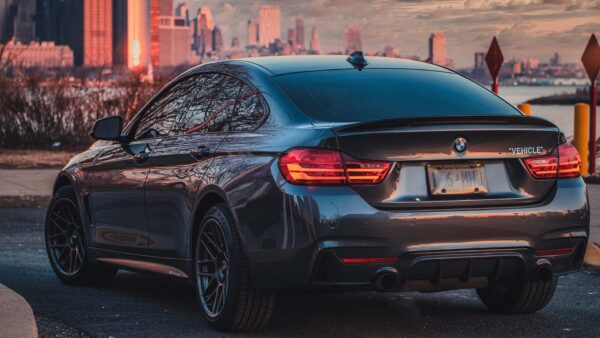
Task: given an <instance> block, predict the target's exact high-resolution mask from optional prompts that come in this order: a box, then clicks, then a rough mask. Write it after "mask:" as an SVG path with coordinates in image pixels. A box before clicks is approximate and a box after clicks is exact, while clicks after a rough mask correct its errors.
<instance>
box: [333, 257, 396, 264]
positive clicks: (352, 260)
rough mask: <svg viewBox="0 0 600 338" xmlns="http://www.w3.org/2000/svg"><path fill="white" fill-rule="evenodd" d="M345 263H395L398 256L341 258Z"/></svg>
mask: <svg viewBox="0 0 600 338" xmlns="http://www.w3.org/2000/svg"><path fill="white" fill-rule="evenodd" d="M340 259H341V260H342V263H344V264H369V263H395V262H397V261H398V257H359V258H340Z"/></svg>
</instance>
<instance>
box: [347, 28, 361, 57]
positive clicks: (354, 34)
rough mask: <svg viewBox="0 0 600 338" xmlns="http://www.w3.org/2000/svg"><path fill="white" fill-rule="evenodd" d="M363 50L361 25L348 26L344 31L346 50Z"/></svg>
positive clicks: (348, 51) (348, 52)
mask: <svg viewBox="0 0 600 338" xmlns="http://www.w3.org/2000/svg"><path fill="white" fill-rule="evenodd" d="M357 50H362V31H361V29H360V28H359V27H350V28H346V30H345V31H344V51H345V53H346V54H350V53H352V52H354V51H357Z"/></svg>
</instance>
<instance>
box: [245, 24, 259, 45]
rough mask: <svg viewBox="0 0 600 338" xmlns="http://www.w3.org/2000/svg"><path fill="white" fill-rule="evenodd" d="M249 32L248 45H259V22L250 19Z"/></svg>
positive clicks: (247, 29)
mask: <svg viewBox="0 0 600 338" xmlns="http://www.w3.org/2000/svg"><path fill="white" fill-rule="evenodd" d="M246 32H247V40H246V41H247V44H246V45H247V46H258V22H256V21H252V20H248V26H247V28H246Z"/></svg>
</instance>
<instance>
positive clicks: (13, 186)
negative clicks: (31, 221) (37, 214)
mask: <svg viewBox="0 0 600 338" xmlns="http://www.w3.org/2000/svg"><path fill="white" fill-rule="evenodd" d="M57 173H58V169H0V208H43V207H46V206H47V205H48V202H50V195H51V194H52V186H53V185H54V180H55V179H56V175H57Z"/></svg>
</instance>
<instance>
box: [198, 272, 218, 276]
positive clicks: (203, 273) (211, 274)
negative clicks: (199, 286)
mask: <svg viewBox="0 0 600 338" xmlns="http://www.w3.org/2000/svg"><path fill="white" fill-rule="evenodd" d="M198 276H204V277H214V276H215V274H214V273H208V272H203V271H199V272H198Z"/></svg>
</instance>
